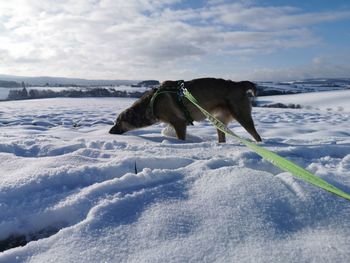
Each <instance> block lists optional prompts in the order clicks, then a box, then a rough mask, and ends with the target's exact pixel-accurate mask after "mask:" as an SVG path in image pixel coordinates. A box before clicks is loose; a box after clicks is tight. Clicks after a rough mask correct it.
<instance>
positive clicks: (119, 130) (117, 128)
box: [109, 124, 124, 134]
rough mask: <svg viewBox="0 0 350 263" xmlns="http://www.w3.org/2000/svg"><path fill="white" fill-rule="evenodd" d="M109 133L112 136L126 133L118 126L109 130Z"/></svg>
mask: <svg viewBox="0 0 350 263" xmlns="http://www.w3.org/2000/svg"><path fill="white" fill-rule="evenodd" d="M109 133H110V134H122V133H124V131H123V130H122V129H121V128H120V127H119V126H118V125H117V124H116V125H114V126H113V127H112V128H111V129H110V130H109Z"/></svg>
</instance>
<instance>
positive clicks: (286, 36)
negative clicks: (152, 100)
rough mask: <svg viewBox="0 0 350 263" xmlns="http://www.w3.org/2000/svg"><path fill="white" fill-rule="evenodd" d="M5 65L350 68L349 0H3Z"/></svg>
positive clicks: (0, 32) (74, 73) (247, 74)
mask: <svg viewBox="0 0 350 263" xmlns="http://www.w3.org/2000/svg"><path fill="white" fill-rule="evenodd" d="M0 74H11V75H18V76H56V77H78V78H88V79H129V80H130V79H137V80H142V79H158V80H166V79H185V80H189V79H193V78H198V77H221V78H227V79H232V80H243V79H245V80H265V81H266V80H272V81H273V80H292V79H305V78H319V77H321V78H322V77H350V1H348V0H332V1H328V0H307V1H306V0H304V1H299V0H294V1H292V0H289V1H288V0H280V1H277V0H246V1H227V0H197V1H194V0H190V1H181V0H162V1H160V0H128V1H125V0H60V1H57V0H35V1H31V0H11V1H6V0H0Z"/></svg>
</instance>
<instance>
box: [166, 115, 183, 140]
mask: <svg viewBox="0 0 350 263" xmlns="http://www.w3.org/2000/svg"><path fill="white" fill-rule="evenodd" d="M170 124H171V125H172V126H173V127H174V129H175V132H176V136H177V138H178V139H179V140H183V141H184V140H186V128H187V122H186V120H180V119H179V120H176V121H172V122H171V123H170Z"/></svg>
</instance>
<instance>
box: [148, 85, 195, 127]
mask: <svg viewBox="0 0 350 263" xmlns="http://www.w3.org/2000/svg"><path fill="white" fill-rule="evenodd" d="M184 86H185V82H184V81H183V80H178V81H177V83H176V85H175V86H172V85H171V86H160V87H159V88H158V89H157V91H156V92H155V93H154V95H153V96H152V98H151V101H150V103H149V106H150V108H151V113H152V115H154V102H155V100H156V99H157V97H158V96H159V95H161V94H165V93H172V94H175V95H177V100H176V102H177V104H178V106H179V107H180V109H181V110H182V112H183V113H184V115H185V118H186V120H187V123H188V124H190V125H193V118H192V117H191V114H190V112H189V111H188V109H187V108H186V106H185V104H184V101H183V98H184V96H183V93H182V90H183V88H184Z"/></svg>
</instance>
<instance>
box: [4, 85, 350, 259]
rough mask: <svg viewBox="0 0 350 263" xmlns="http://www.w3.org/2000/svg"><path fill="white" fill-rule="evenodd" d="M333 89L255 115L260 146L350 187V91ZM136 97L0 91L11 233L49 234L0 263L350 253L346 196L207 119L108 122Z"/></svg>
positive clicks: (349, 209) (349, 255) (320, 256)
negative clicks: (122, 126) (222, 134)
mask: <svg viewBox="0 0 350 263" xmlns="http://www.w3.org/2000/svg"><path fill="white" fill-rule="evenodd" d="M335 94H338V96H336V95H335ZM333 95H334V96H333V98H332V102H330V101H331V100H329V101H328V102H327V103H331V105H328V106H327V108H331V109H329V110H322V109H323V108H322V106H321V105H319V107H318V106H317V104H318V103H319V102H317V101H315V100H314V99H315V98H317V96H315V93H312V94H311V96H310V94H302V95H300V96H301V97H300V98H302V99H303V100H304V101H307V102H308V103H311V104H312V105H314V106H313V108H312V109H305V108H304V109H270V108H254V109H253V111H254V114H253V115H254V119H255V122H256V126H257V130H258V131H259V133H260V135H261V136H262V137H263V139H264V142H263V143H262V144H261V145H262V146H264V147H267V148H268V149H270V150H273V151H275V152H277V153H278V154H280V155H282V156H284V157H286V158H288V159H290V160H292V161H294V162H296V163H298V164H299V165H301V166H303V167H305V168H306V169H308V170H310V171H312V172H313V173H315V174H316V175H317V176H320V177H322V178H323V179H325V180H327V181H329V182H331V183H333V184H334V185H336V186H337V187H339V188H341V189H342V190H344V191H346V192H348V193H350V122H349V119H350V110H349V108H348V106H347V105H348V104H344V103H346V101H347V102H349V101H350V91H345V92H344V91H342V92H338V93H337V92H334V93H333ZM278 97H279V98H281V96H278ZM278 97H269V98H268V99H269V101H273V102H280V101H278ZM344 97H347V99H345V100H344ZM276 98H277V99H276ZM283 98H284V99H287V100H288V96H285V97H283ZM291 98H292V97H291ZM264 99H265V98H264ZM132 101H133V99H119V98H108V99H104V98H98V99H93V98H82V99H47V100H32V101H30V100H28V101H15V102H1V103H0V240H7V241H9V240H14V239H16V237H17V238H19V237H22V238H23V237H24V236H26V238H27V239H39V240H38V241H32V242H29V243H28V244H27V245H26V246H24V247H17V248H13V249H9V250H7V251H5V252H2V253H0V262H213V261H216V262H350V217H349V214H350V202H349V201H346V200H343V199H341V198H339V197H337V196H334V195H332V194H330V193H328V192H325V191H323V190H320V189H317V188H315V187H314V186H311V185H309V184H307V183H304V182H302V181H300V180H297V179H294V178H293V177H292V176H290V175H289V174H288V173H285V172H281V171H280V170H278V169H277V168H274V167H273V166H272V165H271V164H269V163H268V162H266V161H264V160H262V159H261V158H260V157H258V156H257V155H256V154H254V153H252V152H250V151H249V150H248V149H247V148H245V147H244V146H241V145H239V144H237V143H236V142H235V141H234V139H231V138H229V139H228V143H227V144H218V143H217V142H216V132H215V130H214V128H213V127H212V126H211V125H210V124H209V123H207V122H203V123H195V126H194V127H189V130H188V131H189V134H190V136H189V140H188V141H187V142H181V141H178V140H177V139H174V138H169V137H165V136H163V135H162V134H161V131H162V129H163V128H164V126H163V125H155V126H152V127H149V128H146V129H142V130H138V131H133V132H129V133H128V134H126V135H110V134H108V130H109V128H110V127H111V125H112V123H113V120H114V119H115V117H116V115H117V113H118V112H120V111H121V110H122V109H124V108H126V107H127V106H129V105H130V104H131V103H132ZM291 102H292V103H294V102H293V101H291ZM301 104H302V103H301ZM311 104H310V105H311ZM302 106H303V105H302ZM317 107H318V108H320V110H316V109H315V108H317ZM340 107H342V110H339V109H340ZM230 127H231V128H232V129H233V130H234V131H235V132H236V133H238V134H240V135H242V136H245V137H249V136H248V135H247V133H246V132H245V131H244V130H243V129H242V128H241V127H240V126H238V125H237V124H236V123H232V124H231V125H230ZM135 164H136V169H137V174H135ZM46 236H49V237H47V238H41V237H46ZM10 237H11V238H10ZM40 238H41V239H40ZM0 243H1V242H0Z"/></svg>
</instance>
